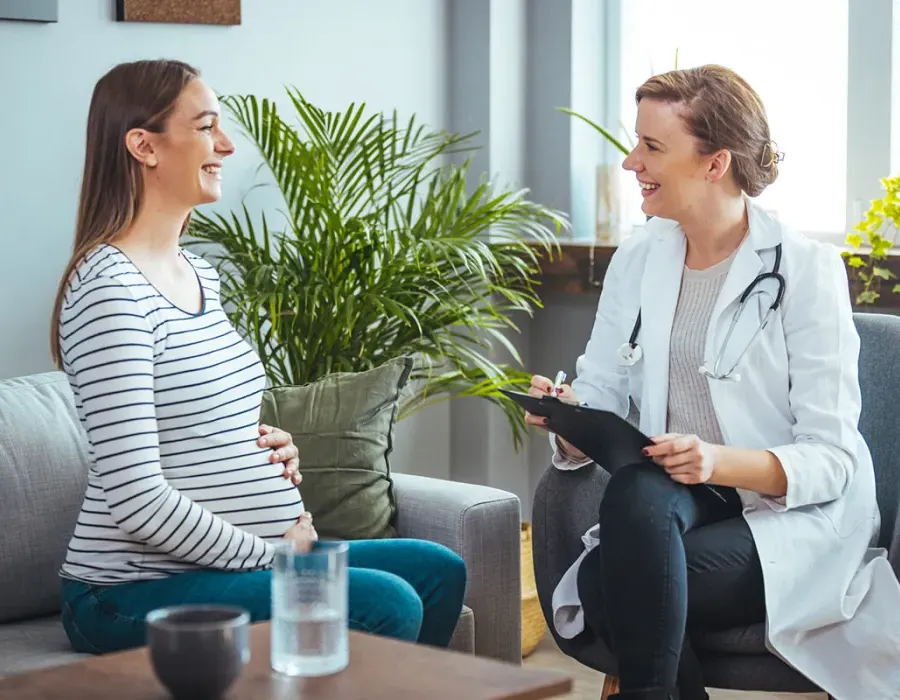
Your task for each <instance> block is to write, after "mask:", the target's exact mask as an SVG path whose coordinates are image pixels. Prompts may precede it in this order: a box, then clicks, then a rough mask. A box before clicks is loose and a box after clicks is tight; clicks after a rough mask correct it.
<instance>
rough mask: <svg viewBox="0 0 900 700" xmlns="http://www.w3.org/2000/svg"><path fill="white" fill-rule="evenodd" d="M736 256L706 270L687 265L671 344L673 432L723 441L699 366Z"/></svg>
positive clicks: (670, 416) (670, 415) (669, 428)
mask: <svg viewBox="0 0 900 700" xmlns="http://www.w3.org/2000/svg"><path fill="white" fill-rule="evenodd" d="M733 258H734V253H732V254H731V255H730V256H729V257H727V258H726V259H725V260H723V261H722V262H719V263H716V264H715V265H713V266H712V267H708V268H706V269H705V270H691V269H689V268H687V267H685V268H684V274H683V276H682V279H681V291H680V292H679V294H678V306H677V307H676V308H675V318H674V320H673V322H672V338H671V343H670V347H669V406H668V418H667V424H668V425H667V428H666V429H667V431H668V432H670V433H689V434H694V435H697V436H698V437H699V438H700V439H701V440H704V441H706V442H709V443H712V444H718V445H721V444H722V442H723V439H722V433H721V430H720V429H719V421H718V419H717V418H716V412H715V409H714V408H713V404H712V398H711V397H710V394H709V383H708V380H707V379H706V377H705V376H703V375H702V374H700V371H699V368H700V365H702V364H703V362H704V360H705V359H707V358H704V356H703V354H704V352H703V350H704V345H705V343H706V332H707V328H708V327H709V318H710V315H711V314H712V310H713V306H714V305H715V303H716V298H717V297H718V296H719V291H720V290H721V289H722V284H723V283H724V282H725V277H726V275H727V274H728V268H729V267H730V266H731V261H732V260H733ZM709 359H710V360H711V359H712V358H709Z"/></svg>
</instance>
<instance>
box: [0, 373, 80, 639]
mask: <svg viewBox="0 0 900 700" xmlns="http://www.w3.org/2000/svg"><path fill="white" fill-rule="evenodd" d="M86 448H87V442H86V438H85V435H84V432H83V430H82V428H81V424H80V423H79V422H78V418H77V416H76V414H75V409H74V406H73V398H72V393H71V390H70V388H69V384H68V382H67V381H66V377H65V375H64V374H62V373H61V372H50V373H45V374H38V375H33V376H30V377H21V378H17V379H7V380H4V381H0V483H2V485H3V488H2V489H0V622H5V621H8V620H16V619H21V618H26V617H34V616H40V615H49V614H52V613H54V612H56V611H58V610H59V567H60V566H61V564H62V562H63V560H64V558H65V554H66V547H67V545H68V542H69V537H70V536H71V534H72V531H73V529H74V528H75V519H76V518H77V517H78V512H79V510H80V509H81V502H82V499H83V498H84V491H85V485H86V481H87V454H86Z"/></svg>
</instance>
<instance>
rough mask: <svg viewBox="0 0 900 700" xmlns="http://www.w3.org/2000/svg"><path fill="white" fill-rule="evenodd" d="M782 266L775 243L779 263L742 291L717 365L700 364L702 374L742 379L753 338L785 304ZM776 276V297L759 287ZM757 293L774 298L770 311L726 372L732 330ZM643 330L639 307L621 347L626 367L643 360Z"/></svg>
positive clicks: (716, 362) (776, 258) (779, 248)
mask: <svg viewBox="0 0 900 700" xmlns="http://www.w3.org/2000/svg"><path fill="white" fill-rule="evenodd" d="M780 267H781V244H780V243H779V244H778V245H776V246H775V264H774V265H773V266H772V271H771V272H763V273H761V274H759V275H757V277H756V279H754V280H753V281H752V282H751V283H750V284H749V285H747V288H746V289H745V290H744V293H743V294H741V298H740V302H739V303H738V307H737V309H735V311H734V315H733V316H732V317H731V325H730V326H729V327H728V333H726V335H725V340H724V341H723V342H722V346H721V347H720V348H719V352H718V353H717V354H716V358H715V361H714V362H713V367H712V369H711V370H710V369H709V368H708V367H707V366H706V364H703V365H701V366H700V367H699V370H700V372H701V373H702V374H704V375H706V376H707V377H710V378H711V379H729V380H731V381H735V382H739V381H740V380H741V375H740V374H739V373H737V372H735V371H734V370H735V369H736V368H737V366H738V365H739V364H740V363H741V360H742V359H744V355H746V354H747V351H748V350H749V349H750V347H751V346H752V345H753V341H755V340H756V337H757V336H758V335H759V334H760V333H761V332H762V331H763V329H764V328H765V327H766V324H768V322H769V318H770V317H771V315H772V314H773V313H774V312H775V310H776V309H777V308H778V307H779V306H780V305H781V300H782V299H783V298H784V287H785V283H784V277H783V276H782V275H781V273H779V272H778V270H779V269H780ZM767 279H773V280H775V281H776V282H777V283H778V292H777V293H776V294H775V296H774V297H773V296H772V294H771V293H770V292H766V291H765V290H763V289H757V287H758V286H759V285H760V284H761V283H762V282H763V281H765V280H767ZM756 294H766V295H767V296H768V297H769V299H770V300H771V302H770V304H769V310H768V311H766V315H765V316H764V317H763V320H762V322H761V323H760V324H759V327H758V328H757V329H756V332H755V333H754V334H753V337H752V338H750V340H749V341H748V343H747V345H746V347H745V348H744V350H743V352H741V354H740V355H738V357H737V359H736V360H735V361H734V364H733V365H731V367H730V369H728V371H726V372H722V371H721V369H720V364H721V362H722V358H723V357H724V355H725V348H726V347H727V346H728V341H729V339H730V338H731V334H732V332H733V331H734V327H735V326H736V325H737V322H738V319H739V318H740V317H741V313H742V312H743V310H744V305H745V304H746V303H747V300H748V299H749V298H750V297H752V296H754V295H756ZM640 330H641V311H640V309H639V310H638V315H637V320H635V322H634V328H633V329H632V330H631V336H630V337H629V338H628V342H627V343H624V344H622V345H621V346H620V347H619V351H618V358H617V361H618V363H619V364H620V365H622V366H623V367H632V366H634V365H636V364H637V363H638V362H640V361H641V358H643V357H644V350H643V348H641V346H640V345H638V343H637V337H638V333H640Z"/></svg>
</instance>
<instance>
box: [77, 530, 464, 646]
mask: <svg viewBox="0 0 900 700" xmlns="http://www.w3.org/2000/svg"><path fill="white" fill-rule="evenodd" d="M349 545H350V550H349V555H348V565H349V567H350V569H349V589H350V590H349V601H348V607H349V626H350V628H351V629H355V630H360V631H364V632H370V633H372V634H378V635H382V636H387V637H394V638H397V639H403V640H406V641H412V642H415V641H418V642H420V643H423V644H430V645H433V646H439V647H446V646H447V645H448V644H449V643H450V637H451V636H452V635H453V630H454V629H455V628H456V622H457V620H458V619H459V615H460V612H461V611H462V605H463V599H464V598H465V593H466V565H465V563H464V562H463V560H462V559H461V558H460V557H459V556H458V555H456V554H455V553H454V552H452V551H450V550H449V549H447V548H446V547H443V546H441V545H437V544H435V543H433V542H426V541H424V540H409V539H385V540H360V541H353V542H350V543H349ZM271 577H272V572H271V571H253V572H237V573H232V572H224V571H216V570H211V569H204V570H201V571H192V572H186V573H183V574H176V575H174V576H170V577H168V578H164V579H154V580H150V581H139V582H135V583H123V584H117V585H113V586H97V585H90V584H86V583H81V582H78V581H72V580H69V579H63V585H62V623H63V627H64V628H65V630H66V634H67V635H68V636H69V641H70V642H71V644H72V648H73V649H74V650H75V651H80V652H87V653H93V654H102V653H106V652H112V651H119V650H122V649H130V648H133V647H138V646H142V645H143V644H145V634H146V631H145V623H144V619H145V618H146V616H147V613H149V612H150V611H151V610H153V609H154V608H161V607H166V606H170V605H182V604H222V605H236V606H239V607H242V608H244V609H245V610H247V611H248V612H249V613H250V618H251V621H253V622H259V621H261V620H268V619H269V618H270V615H271Z"/></svg>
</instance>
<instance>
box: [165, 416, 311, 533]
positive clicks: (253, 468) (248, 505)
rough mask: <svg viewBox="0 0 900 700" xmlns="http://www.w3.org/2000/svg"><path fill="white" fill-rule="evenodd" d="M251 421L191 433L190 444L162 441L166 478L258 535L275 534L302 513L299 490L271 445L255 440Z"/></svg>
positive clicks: (235, 523) (186, 493)
mask: <svg viewBox="0 0 900 700" xmlns="http://www.w3.org/2000/svg"><path fill="white" fill-rule="evenodd" d="M258 439H259V432H258V430H257V429H256V428H255V427H254V426H251V427H250V428H248V429H242V430H241V431H239V432H237V433H235V432H229V433H227V434H221V435H211V436H196V440H191V441H185V442H189V443H193V444H192V445H191V447H192V448H193V449H190V450H188V449H185V448H186V447H187V446H188V445H187V444H184V443H182V444H181V446H179V444H178V443H174V444H172V445H171V446H168V445H165V446H164V445H161V446H160V449H161V455H160V457H161V462H162V468H163V475H164V476H165V477H166V480H167V481H168V482H169V483H170V484H171V485H172V487H173V488H175V489H177V490H178V491H180V492H181V493H183V494H184V495H185V496H187V497H188V498H190V499H191V500H192V501H194V502H195V503H197V504H199V505H201V506H203V507H204V508H206V509H207V510H210V511H212V512H213V513H215V514H216V515H219V516H221V517H222V518H224V519H225V520H227V521H228V522H230V523H231V524H233V525H235V526H237V527H240V528H241V529H243V530H246V531H248V532H252V533H253V534H255V535H258V536H259V537H263V538H269V539H275V538H280V537H282V536H283V535H284V533H285V532H286V531H287V530H288V528H290V527H291V525H293V524H294V523H296V522H297V519H298V518H299V517H300V515H301V514H302V513H303V510H304V508H303V499H302V498H301V496H300V491H299V490H298V488H297V487H296V486H294V484H293V483H292V482H291V481H290V480H289V479H285V478H284V476H283V473H284V464H283V463H281V462H271V461H270V458H271V455H272V452H273V451H272V449H270V448H268V447H260V446H259V445H258V444H257V442H256V441H257V440H258Z"/></svg>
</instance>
